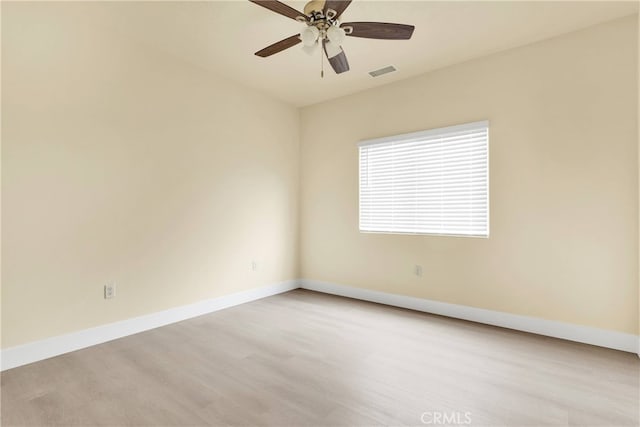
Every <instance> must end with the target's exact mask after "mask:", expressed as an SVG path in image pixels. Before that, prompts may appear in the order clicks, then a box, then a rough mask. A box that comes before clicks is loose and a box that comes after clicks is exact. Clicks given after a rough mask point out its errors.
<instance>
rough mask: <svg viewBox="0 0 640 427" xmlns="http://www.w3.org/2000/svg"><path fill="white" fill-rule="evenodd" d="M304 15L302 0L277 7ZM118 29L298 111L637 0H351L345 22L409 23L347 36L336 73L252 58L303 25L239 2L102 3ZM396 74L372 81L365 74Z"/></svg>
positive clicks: (621, 11) (590, 20)
mask: <svg viewBox="0 0 640 427" xmlns="http://www.w3.org/2000/svg"><path fill="white" fill-rule="evenodd" d="M284 3H287V4H288V5H290V6H292V7H294V8H296V9H298V10H302V9H303V8H304V5H305V2H303V1H285V2H284ZM100 4H101V6H100V7H109V8H112V10H110V12H111V13H109V16H112V17H114V18H115V19H114V22H115V23H117V25H118V31H122V32H124V35H125V36H126V37H131V38H134V39H136V40H138V41H139V42H142V43H145V44H147V45H150V46H152V47H154V48H156V49H159V50H162V51H165V52H167V53H170V54H172V55H175V56H177V57H180V58H182V59H183V60H185V61H188V62H191V63H193V64H196V65H198V66H200V67H204V68H206V69H208V70H210V71H212V72H213V73H215V74H218V75H222V76H225V77H227V78H229V79H231V80H234V81H236V82H238V83H241V84H243V85H246V86H250V87H253V88H256V89H258V90H260V91H263V92H265V93H268V94H270V95H272V96H274V97H276V98H279V99H281V100H283V101H285V102H287V103H290V104H293V105H296V106H304V105H309V104H314V103H318V102H321V101H324V100H328V99H332V98H337V97H340V96H344V95H347V94H350V93H354V92H358V91H361V90H364V89H367V88H371V87H375V86H380V85H384V84H387V83H390V82H393V81H396V80H401V79H405V78H408V77H411V76H415V75H418V74H421V73H424V72H427V71H429V70H433V69H437V68H441V67H445V66H448V65H452V64H455V63H459V62H463V61H466V60H469V59H472V58H476V57H479V56H483V55H487V54H490V53H493V52H497V51H500V50H504V49H509V48H512V47H516V46H520V45H524V44H528V43H533V42H536V41H539V40H543V39H546V38H550V37H553V36H556V35H559V34H563V33H567V32H571V31H574V30H577V29H581V28H585V27H588V26H590V25H594V24H597V23H600V22H605V21H609V20H612V19H615V18H618V17H622V16H625V15H630V14H633V13H637V11H638V3H637V2H615V1H601V2H576V1H572V2H560V1H553V2H543V1H497V2H490V1H489V2H487V1H480V2H477V1H472V2H464V1H371V0H354V1H353V3H352V4H351V5H350V6H349V8H348V9H347V10H346V11H345V12H344V14H343V16H342V18H343V21H345V22H347V21H383V22H397V23H404V24H412V25H415V27H416V29H415V32H414V34H413V38H412V39H411V40H401V41H388V40H367V39H360V38H355V37H348V38H347V40H346V41H345V42H344V44H343V48H344V50H345V53H346V54H347V57H348V59H349V64H350V67H351V70H350V71H349V72H346V73H343V74H340V75H336V74H334V73H333V71H332V70H331V69H330V66H329V65H328V64H327V63H326V61H325V70H327V72H325V77H324V78H323V79H321V78H320V61H321V59H320V55H319V52H317V54H316V56H313V57H312V56H309V55H307V54H305V53H304V52H303V51H302V49H301V45H297V46H294V47H292V48H290V49H288V50H285V51H283V52H281V53H278V54H276V55H274V56H271V57H269V58H259V57H257V56H255V55H254V54H253V53H254V52H256V51H258V50H260V49H262V48H263V47H265V46H267V45H270V44H272V43H274V42H276V41H278V40H281V39H283V38H285V37H289V36H291V35H293V34H296V33H297V32H299V31H300V30H301V27H302V25H303V24H300V23H298V22H296V21H294V20H292V19H289V18H286V17H284V16H281V15H278V14H275V13H273V12H271V11H269V10H267V9H265V8H262V7H260V6H258V5H255V4H252V3H250V2H249V1H246V0H238V1H209V2H191V1H176V2H131V3H123V2H118V3H100ZM387 65H394V66H395V67H396V68H397V69H398V71H397V72H395V73H391V74H387V75H384V76H381V77H377V78H372V77H371V76H369V74H368V72H369V71H372V70H375V69H378V68H382V67H384V66H387Z"/></svg>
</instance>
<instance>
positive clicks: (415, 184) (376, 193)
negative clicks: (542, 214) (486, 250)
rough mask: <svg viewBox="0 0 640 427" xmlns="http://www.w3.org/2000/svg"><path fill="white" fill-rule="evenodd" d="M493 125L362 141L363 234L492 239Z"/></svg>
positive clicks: (361, 211)
mask: <svg viewBox="0 0 640 427" xmlns="http://www.w3.org/2000/svg"><path fill="white" fill-rule="evenodd" d="M488 148H489V123H488V122H486V121H483V122H475V123H468V124H464V125H459V126H451V127H446V128H440V129H432V130H428V131H424V132H417V133H411V134H406V135H398V136H392V137H387V138H381V139H375V140H370V141H363V142H361V143H360V144H359V149H360V231H362V232H374V233H417V234H436V235H453V236H476V237H487V236H488V235H489V150H488Z"/></svg>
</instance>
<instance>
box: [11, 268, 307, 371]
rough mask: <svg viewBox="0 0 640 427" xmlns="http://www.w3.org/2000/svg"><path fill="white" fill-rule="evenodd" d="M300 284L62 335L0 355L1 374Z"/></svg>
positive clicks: (279, 285)
mask: <svg viewBox="0 0 640 427" xmlns="http://www.w3.org/2000/svg"><path fill="white" fill-rule="evenodd" d="M298 287H299V285H298V281H296V280H289V281H286V282H281V283H276V284H273V285H268V286H263V287H260V288H255V289H250V290H248V291H244V292H238V293H234V294H231V295H224V296H221V297H218V298H213V299H209V300H205V301H200V302H197V303H194V304H189V305H183V306H180V307H175V308H171V309H169V310H164V311H160V312H157V313H152V314H147V315H144V316H139V317H134V318H131V319H127V320H122V321H119V322H115V323H109V324H107V325H102V326H98V327H95V328H89V329H84V330H81V331H78V332H72V333H70V334H65V335H59V336H56V337H52V338H47V339H44V340H40V341H35V342H31V343H28V344H24V345H19V346H16V347H9V348H7V349H3V350H2V351H0V365H1V367H2V369H1V370H3V371H4V370H7V369H11V368H15V367H18V366H22V365H26V364H29V363H33V362H37V361H38V360H43V359H48V358H50V357H54V356H58V355H60V354H64V353H68V352H70V351H75V350H80V349H82V348H86V347H90V346H92V345H96V344H101V343H103V342H107V341H111V340H114V339H117V338H122V337H125V336H127V335H132V334H137V333H138V332H143V331H147V330H149V329H154V328H157V327H160V326H164V325H168V324H170V323H175V322H180V321H182V320H186V319H190V318H192V317H197V316H201V315H203V314H208V313H212V312H214V311H218V310H222V309H223V308H228V307H233V306H235V305H239V304H243V303H245V302H249V301H254V300H257V299H260V298H265V297H268V296H271V295H276V294H280V293H283V292H287V291H290V290H292V289H297V288H298Z"/></svg>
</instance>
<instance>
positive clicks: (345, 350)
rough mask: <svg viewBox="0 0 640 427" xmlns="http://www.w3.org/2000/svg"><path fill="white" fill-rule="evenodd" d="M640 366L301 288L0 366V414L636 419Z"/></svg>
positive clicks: (508, 421) (619, 356)
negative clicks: (89, 345)
mask: <svg viewBox="0 0 640 427" xmlns="http://www.w3.org/2000/svg"><path fill="white" fill-rule="evenodd" d="M639 376H640V361H639V359H638V357H637V356H636V355H634V354H628V353H623V352H618V351H613V350H606V349H603V348H598V347H592V346H588V345H582V344H576V343H571V342H567V341H562V340H557V339H553V338H545V337H540V336H536V335H530V334H525V333H520V332H515V331H510V330H507V329H501V328H496V327H490V326H484V325H479V324H475V323H471V322H465V321H459V320H453V319H448V318H444V317H439V316H433V315H428V314H424V313H418V312H413V311H409V310H403V309H397V308H392V307H387V306H383V305H377V304H371V303H366V302H360V301H355V300H351V299H346V298H341V297H334V296H329V295H323V294H319V293H315V292H311V291H304V290H296V291H292V292H288V293H286V294H282V295H278V296H274V297H270V298H266V299H263V300H260V301H256V302H252V303H248V304H244V305H242V306H238V307H234V308H230V309H227V310H223V311H219V312H216V313H213V314H210V315H206V316H202V317H199V318H196V319H192V320H188V321H184V322H181V323H178V324H174V325H170V326H166V327H163V328H159V329H155V330H152V331H148V332H144V333H141V334H137V335H134V336H131V337H127V338H123V339H120V340H116V341H112V342H109V343H105V344H102V345H99V346H95V347H92V348H88V349H85V350H81V351H76V352H74V353H69V354H66V355H63V356H59V357H55V358H52V359H49V360H45V361H42V362H38V363H34V364H31V365H27V366H23V367H20V368H16V369H12V370H9V371H6V372H4V373H2V390H1V391H2V407H1V414H2V425H7V426H10V425H87V426H88V425H113V426H122V425H176V426H177V425H180V426H182V425H219V426H227V425H231V426H263V425H271V426H373V425H414V426H419V425H442V422H444V421H447V422H448V424H453V425H455V424H456V423H457V424H460V425H464V423H466V422H467V421H471V425H474V426H552V425H553V426H562V425H572V426H573V425H576V426H583V425H594V426H595V425H597V426H619V425H620V426H623V425H624V426H638V425H639V424H640V415H639V411H640V403H639V401H640V393H639ZM423 421H424V422H425V423H430V424H425V423H423ZM438 422H440V423H438Z"/></svg>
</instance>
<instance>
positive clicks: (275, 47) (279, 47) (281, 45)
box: [255, 34, 302, 58]
mask: <svg viewBox="0 0 640 427" xmlns="http://www.w3.org/2000/svg"><path fill="white" fill-rule="evenodd" d="M300 42H302V40H300V36H299V35H298V34H296V35H294V36H291V37H287V38H286V39H284V40H280V41H279V42H277V43H274V44H272V45H271V46H267V47H265V48H264V49H262V50H259V51H257V52H256V53H255V54H256V55H257V56H260V57H262V58H266V57H267V56H271V55H273V54H274V53H278V52H282V51H283V50H285V49H289V48H290V47H291V46H295V45H297V44H298V43H300Z"/></svg>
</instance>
